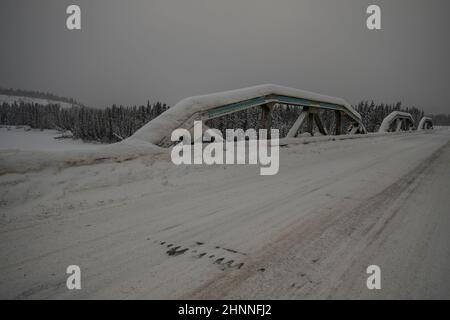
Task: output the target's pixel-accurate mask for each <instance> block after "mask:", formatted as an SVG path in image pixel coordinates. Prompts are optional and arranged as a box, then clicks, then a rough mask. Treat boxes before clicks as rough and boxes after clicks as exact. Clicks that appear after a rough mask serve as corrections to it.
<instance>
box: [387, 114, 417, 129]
mask: <svg viewBox="0 0 450 320" xmlns="http://www.w3.org/2000/svg"><path fill="white" fill-rule="evenodd" d="M414 128H415V126H414V119H413V117H412V115H411V114H410V113H407V112H401V111H394V112H392V113H390V114H389V115H388V116H387V117H386V118H384V120H383V122H382V123H381V125H380V128H379V129H378V132H398V131H402V130H406V131H409V130H413V129H414Z"/></svg>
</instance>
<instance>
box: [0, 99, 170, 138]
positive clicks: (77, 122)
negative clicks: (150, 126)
mask: <svg viewBox="0 0 450 320" xmlns="http://www.w3.org/2000/svg"><path fill="white" fill-rule="evenodd" d="M167 108H168V106H167V105H165V104H163V103H161V102H156V103H154V104H150V102H147V105H145V106H144V105H142V106H139V107H137V106H133V107H124V106H116V105H113V106H112V107H108V108H106V109H95V108H89V107H78V106H73V107H71V108H61V107H60V106H59V105H58V104H49V105H40V104H36V103H23V102H21V103H13V104H7V103H3V104H2V105H0V124H2V125H27V126H30V127H31V128H37V129H57V130H61V131H70V132H71V133H72V135H73V137H74V138H76V139H82V140H85V141H98V142H104V143H112V142H117V141H120V140H122V139H125V138H127V137H129V136H131V135H132V134H133V133H134V132H135V131H136V130H137V129H139V128H140V127H142V126H143V125H144V124H146V123H147V122H148V121H150V120H152V119H153V118H155V117H157V116H158V115H159V114H161V113H162V112H164V111H165V110H167Z"/></svg>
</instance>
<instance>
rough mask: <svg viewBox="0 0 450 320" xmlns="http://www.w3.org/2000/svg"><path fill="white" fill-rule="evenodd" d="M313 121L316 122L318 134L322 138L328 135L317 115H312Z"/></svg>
mask: <svg viewBox="0 0 450 320" xmlns="http://www.w3.org/2000/svg"><path fill="white" fill-rule="evenodd" d="M314 120H315V122H316V125H317V128H318V129H319V132H320V133H321V134H323V135H324V136H326V135H328V132H327V129H325V127H324V125H323V123H322V120H321V119H320V117H319V114H318V113H314Z"/></svg>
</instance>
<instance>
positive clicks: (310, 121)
mask: <svg viewBox="0 0 450 320" xmlns="http://www.w3.org/2000/svg"><path fill="white" fill-rule="evenodd" d="M306 131H307V132H309V134H310V135H311V136H314V114H313V113H311V112H308V129H307V130H306Z"/></svg>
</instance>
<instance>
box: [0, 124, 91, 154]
mask: <svg viewBox="0 0 450 320" xmlns="http://www.w3.org/2000/svg"><path fill="white" fill-rule="evenodd" d="M60 136H61V133H60V132H58V131H56V130H38V129H30V128H29V127H26V126H24V127H20V126H18V127H13V126H0V151H2V150H22V151H23V150H27V151H52V150H65V151H67V150H85V149H95V148H98V146H99V144H95V143H86V142H83V141H81V140H74V139H70V138H69V139H55V137H60Z"/></svg>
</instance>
